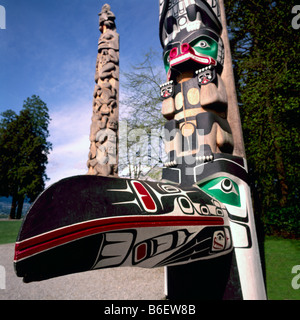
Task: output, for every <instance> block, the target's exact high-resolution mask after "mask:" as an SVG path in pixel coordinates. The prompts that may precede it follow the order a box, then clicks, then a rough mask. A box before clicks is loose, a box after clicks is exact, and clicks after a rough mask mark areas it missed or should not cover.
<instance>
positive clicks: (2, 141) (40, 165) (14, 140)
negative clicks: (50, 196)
mask: <svg viewBox="0 0 300 320" xmlns="http://www.w3.org/2000/svg"><path fill="white" fill-rule="evenodd" d="M1 117H2V119H1V122H0V150H1V158H0V167H1V169H0V183H1V186H2V187H1V189H0V195H2V196H6V197H8V196H12V206H11V212H10V218H11V219H14V218H20V217H21V214H22V209H23V203H24V199H25V197H27V198H28V200H29V201H30V202H33V201H34V200H35V198H36V197H37V196H38V194H39V193H40V192H42V191H43V190H44V188H45V181H46V180H47V175H46V165H47V163H48V154H49V152H50V150H51V148H52V145H51V143H50V142H49V141H48V140H47V139H48V137H49V131H48V125H49V123H50V117H49V114H48V108H47V105H46V104H45V103H44V102H43V101H42V100H41V99H40V98H39V97H38V96H35V95H33V96H32V97H31V98H27V100H26V101H24V104H23V108H22V110H21V111H20V114H19V115H17V114H16V113H15V112H13V111H12V110H7V111H5V112H3V113H2V114H1Z"/></svg>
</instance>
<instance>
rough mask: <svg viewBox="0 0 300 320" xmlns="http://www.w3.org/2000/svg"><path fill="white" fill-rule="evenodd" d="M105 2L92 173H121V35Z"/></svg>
mask: <svg viewBox="0 0 300 320" xmlns="http://www.w3.org/2000/svg"><path fill="white" fill-rule="evenodd" d="M110 9H111V8H110V6H109V5H108V4H105V5H104V6H103V7H102V11H101V12H100V13H99V26H100V28H99V30H100V31H101V33H102V34H101V36H100V38H99V42H98V55H97V62H96V73H95V82H96V85H95V90H94V100H93V116H92V125H91V133H90V141H91V144H90V152H89V160H88V163H87V166H88V169H89V171H88V174H90V175H101V176H117V173H118V161H117V159H118V147H117V146H118V119H119V106H118V100H119V99H118V98H119V35H118V33H117V32H116V25H115V18H116V17H115V15H114V14H113V13H112V12H111V10H110Z"/></svg>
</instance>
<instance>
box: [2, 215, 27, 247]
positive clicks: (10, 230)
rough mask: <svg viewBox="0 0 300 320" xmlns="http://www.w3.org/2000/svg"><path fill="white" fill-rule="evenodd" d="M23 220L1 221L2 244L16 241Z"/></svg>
mask: <svg viewBox="0 0 300 320" xmlns="http://www.w3.org/2000/svg"><path fill="white" fill-rule="evenodd" d="M21 224H22V221H21V220H2V221H0V244H5V243H12V242H15V241H16V239H17V236H18V232H19V230H20V227H21Z"/></svg>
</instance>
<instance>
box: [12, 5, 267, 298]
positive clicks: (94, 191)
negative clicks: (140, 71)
mask: <svg viewBox="0 0 300 320" xmlns="http://www.w3.org/2000/svg"><path fill="white" fill-rule="evenodd" d="M114 19H115V17H114V15H113V14H112V12H111V11H110V7H109V6H108V5H105V6H103V8H102V12H101V13H100V30H101V31H102V32H103V33H102V35H101V37H100V42H99V54H98V62H97V67H96V70H97V72H96V82H97V84H96V88H95V94H94V97H95V99H94V112H93V118H92V121H93V122H92V127H91V151H90V156H89V162H88V165H89V173H90V174H89V175H81V176H75V177H69V178H66V179H63V180H61V181H59V182H57V183H55V184H53V185H52V186H50V187H49V188H48V189H47V190H45V191H44V192H43V193H42V194H41V195H40V196H39V197H38V198H37V200H36V201H35V203H34V204H33V205H32V207H31V208H30V209H29V211H28V213H27V215H26V217H25V218H24V222H23V225H22V227H21V230H20V233H19V235H18V239H17V242H16V246H15V258H14V264H15V270H16V274H17V275H18V276H19V277H23V278H24V281H25V282H30V281H40V280H44V279H48V278H52V277H57V276H63V275H66V274H69V273H76V272H83V271H88V270H95V269H102V268H110V267H122V266H131V267H142V268H155V267H166V283H167V286H166V291H167V292H166V294H167V297H168V298H169V299H177V298H185V299H187V298H192V299H264V298H265V291H264V284H263V278H262V272H261V266H260V260H259V254H258V246H257V240H256V234H255V226H254V219H253V212H252V206H251V198H250V191H249V186H248V184H247V168H246V160H245V158H243V157H241V156H240V155H238V154H235V150H236V148H235V131H234V130H233V128H236V127H237V126H234V123H231V121H230V119H232V118H230V117H229V115H230V114H232V111H231V110H229V108H230V103H229V101H228V96H227V88H226V83H224V80H223V75H224V72H225V71H226V70H225V68H224V46H223V41H222V38H221V33H222V25H221V23H220V20H219V19H220V14H219V6H218V2H217V1H205V0H204V1H202V0H169V1H168V0H166V1H164V0H160V39H161V43H162V47H163V49H164V63H165V68H166V71H167V82H166V83H165V84H163V85H162V86H161V97H162V99H163V103H162V113H163V115H164V116H165V118H166V119H167V122H166V125H165V127H166V130H165V133H166V141H165V145H166V151H167V154H168V157H169V159H168V161H167V163H166V164H165V167H164V169H163V179H162V180H161V181H151V182H150V181H139V180H132V179H125V178H119V177H112V176H108V175H113V174H115V173H116V166H114V165H115V163H114V164H113V165H111V160H115V157H114V152H110V150H115V149H113V146H112V145H113V143H115V141H116V137H117V135H116V129H117V127H116V123H117V119H116V118H115V116H116V114H117V111H116V105H117V102H115V101H116V100H114V99H115V98H116V97H117V89H116V88H117V75H116V71H117V70H118V68H117V64H116V63H117V62H116V61H117V59H116V58H117V56H118V55H117V50H116V45H115V44H116V42H113V43H110V42H109V41H110V40H112V39H114V40H116V39H117V37H116V34H115V33H114ZM112 29H113V30H112ZM225 74H226V73H225ZM111 119H114V121H113V122H114V125H111V124H109V121H110V120H111ZM114 146H115V144H114Z"/></svg>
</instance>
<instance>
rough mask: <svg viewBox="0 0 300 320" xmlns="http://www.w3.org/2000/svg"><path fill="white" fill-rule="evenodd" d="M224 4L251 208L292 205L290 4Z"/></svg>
mask: <svg viewBox="0 0 300 320" xmlns="http://www.w3.org/2000/svg"><path fill="white" fill-rule="evenodd" d="M225 6H226V8H225V9H226V15H227V24H228V27H229V33H230V36H231V39H230V40H231V51H232V57H233V63H234V71H235V78H236V86H237V92H238V99H239V103H240V111H241V118H242V126H243V131H244V139H245V147H246V154H247V160H248V164H249V171H250V178H251V185H252V190H253V196H254V200H255V201H254V202H255V203H254V206H255V208H256V211H259V212H261V213H262V214H267V212H270V211H272V208H274V209H276V210H277V209H278V210H281V209H284V208H287V207H293V206H296V207H298V201H299V199H298V197H299V187H298V186H299V182H300V170H299V169H300V168H299V167H300V161H299V154H300V153H299V151H300V140H299V137H300V132H299V120H300V110H299V96H298V95H299V90H300V65H299V64H300V62H299V49H300V48H299V47H300V41H299V40H300V39H299V32H297V30H294V29H293V28H292V25H291V21H292V15H291V10H292V5H291V4H290V3H289V2H288V1H284V0H279V1H272V0H259V1H252V0H251V1H241V0H239V1H236V0H234V1H233V0H228V1H226V3H225ZM280 208H281V209H280ZM298 212H299V208H298Z"/></svg>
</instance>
